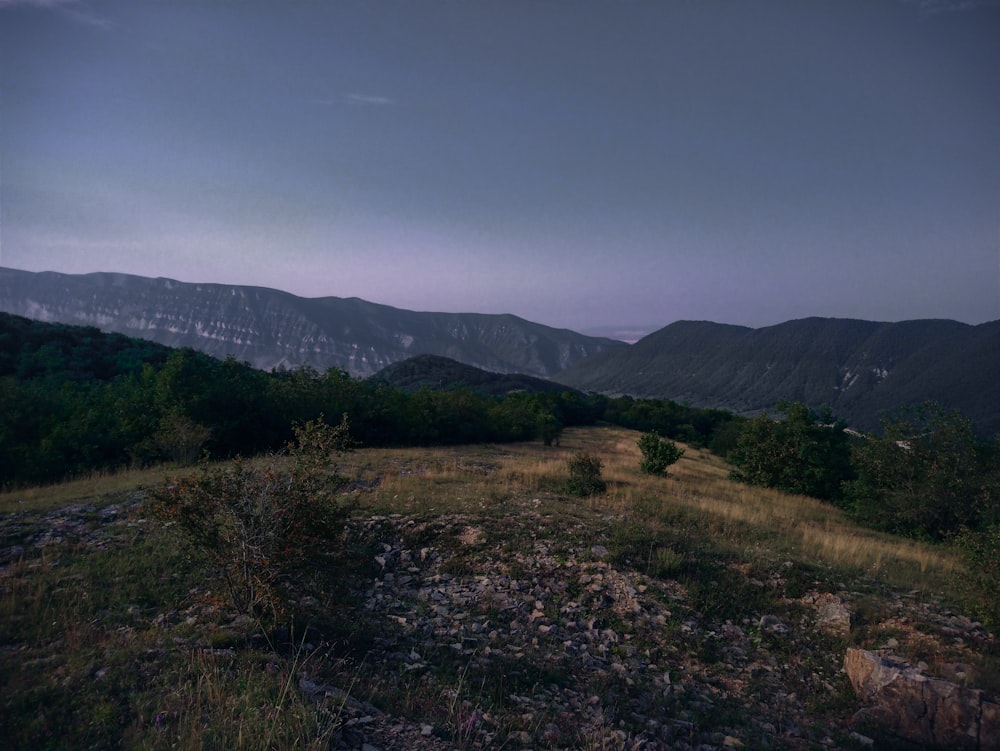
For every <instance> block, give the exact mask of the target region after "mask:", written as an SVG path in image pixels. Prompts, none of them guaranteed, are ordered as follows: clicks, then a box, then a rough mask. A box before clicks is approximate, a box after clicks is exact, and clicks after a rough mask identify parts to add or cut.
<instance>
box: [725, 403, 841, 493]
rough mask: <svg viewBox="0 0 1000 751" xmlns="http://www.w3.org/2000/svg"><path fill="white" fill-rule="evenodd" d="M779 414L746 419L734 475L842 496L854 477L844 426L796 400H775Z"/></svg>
mask: <svg viewBox="0 0 1000 751" xmlns="http://www.w3.org/2000/svg"><path fill="white" fill-rule="evenodd" d="M777 409H778V412H780V413H782V414H783V416H784V417H783V419H774V418H772V417H770V416H769V415H767V414H763V415H758V416H757V417H755V418H753V419H751V420H749V421H747V422H746V423H745V424H744V426H743V430H742V431H741V432H740V437H739V439H738V441H737V444H736V448H735V449H734V450H733V451H732V453H731V455H730V459H731V461H732V462H733V464H734V465H736V470H735V471H734V472H733V473H732V477H733V479H735V480H739V481H741V482H746V483H748V484H750V485H761V486H763V487H768V488H775V489H776V490H782V491H784V492H786V493H801V494H803V495H810V496H813V497H815V498H822V499H824V500H837V499H839V498H840V493H841V485H842V484H843V482H844V481H845V480H848V479H850V478H851V477H852V469H851V454H850V444H849V440H848V435H847V434H846V433H845V432H844V426H843V425H842V424H841V423H839V422H836V421H834V420H833V419H832V417H831V416H830V415H829V414H824V415H823V416H822V418H821V417H820V416H818V415H817V414H816V413H815V412H813V411H812V410H811V409H809V408H808V407H807V406H806V405H804V404H801V403H800V402H792V403H788V402H782V403H780V404H778V406H777Z"/></svg>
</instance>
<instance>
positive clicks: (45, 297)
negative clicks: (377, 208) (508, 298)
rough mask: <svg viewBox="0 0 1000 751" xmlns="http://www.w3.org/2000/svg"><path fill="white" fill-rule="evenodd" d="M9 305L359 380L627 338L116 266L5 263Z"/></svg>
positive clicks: (503, 363)
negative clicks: (87, 269) (424, 358)
mask: <svg viewBox="0 0 1000 751" xmlns="http://www.w3.org/2000/svg"><path fill="white" fill-rule="evenodd" d="M0 311H3V312H6V313H13V314H15V315H20V316H25V317H27V318H33V319H35V320H40V321H48V322H58V323H68V324H76V325H87V326H96V327H98V328H100V329H101V330H103V331H108V332H115V333H120V334H125V335H127V336H133V337H139V338H142V339H148V340H151V341H155V342H158V343H160V344H166V345H168V346H171V347H191V348H192V349H196V350H199V351H201V352H205V353H207V354H209V355H213V356H215V357H218V358H225V357H227V356H232V357H235V358H236V359H237V360H239V361H241V362H244V361H245V362H249V363H250V364H251V365H253V366H254V367H257V368H260V369H263V370H270V369H272V368H276V367H287V368H297V367H300V366H302V365H308V366H311V367H314V368H316V369H317V370H321V371H322V370H326V369H327V368H331V367H336V368H341V369H343V370H345V371H347V372H348V373H350V374H351V375H354V376H370V375H372V374H374V373H376V372H378V371H379V370H381V369H383V368H384V367H386V366H387V365H390V364H392V363H395V362H399V361H402V360H405V359H408V358H410V357H413V356H415V355H421V354H433V355H441V356H444V357H449V358H452V359H454V360H458V361H461V362H463V363H466V364H469V365H474V366H475V367H478V368H481V369H483V370H489V371H493V372H498V373H524V374H527V375H532V376H536V377H540V378H546V377H549V376H551V375H553V374H555V373H557V372H559V371H561V370H564V369H565V368H567V367H569V366H570V365H572V364H573V363H575V362H577V361H578V360H581V359H583V358H584V357H587V356H588V355H592V354H596V353H598V352H600V351H602V350H605V349H614V348H624V347H626V346H627V345H626V344H625V343H623V342H619V341H615V340H613V339H604V338H599V337H589V336H584V335H582V334H578V333H576V332H573V331H569V330H567V329H556V328H551V327H548V326H543V325H541V324H537V323H532V322H530V321H526V320H524V319H522V318H518V317H517V316H513V315H488V314H482V313H422V312H414V311H407V310H401V309H398V308H393V307H390V306H388V305H378V304H376V303H371V302H366V301H365V300H361V299H358V298H349V299H344V298H338V297H323V298H302V297H296V296H295V295H292V294H289V293H287V292H281V291H279V290H273V289H268V288H264V287H247V286H237V285H225V284H192V283H186V282H178V281H174V280H171V279H162V278H160V279H151V278H148V277H141V276H132V275H128V274H114V273H94V274H79V275H77V274H60V273H56V272H29V271H19V270H15V269H7V268H0Z"/></svg>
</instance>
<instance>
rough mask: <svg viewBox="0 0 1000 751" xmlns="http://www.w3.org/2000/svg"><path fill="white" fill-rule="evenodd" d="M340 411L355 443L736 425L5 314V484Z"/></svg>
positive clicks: (267, 432)
mask: <svg viewBox="0 0 1000 751" xmlns="http://www.w3.org/2000/svg"><path fill="white" fill-rule="evenodd" d="M345 414H346V415H347V418H348V423H349V425H350V430H351V435H352V437H353V438H354V440H355V441H357V442H358V443H359V444H361V445H363V446H404V445H429V444H463V443H483V442H506V441H523V440H532V439H536V438H537V439H540V440H543V441H545V442H546V443H551V442H552V441H554V440H557V439H558V436H559V433H560V431H561V430H562V429H563V428H564V427H566V426H574V425H589V424H593V423H595V422H597V421H600V420H604V421H609V422H614V423H616V424H619V425H623V426H626V427H633V428H638V429H642V430H657V431H659V432H660V433H661V434H662V435H664V436H668V437H671V438H677V439H680V440H683V441H686V442H689V443H694V444H697V445H710V444H712V443H713V441H725V440H727V439H726V436H727V435H729V436H730V437H729V439H728V440H730V441H732V440H734V439H733V436H734V435H735V434H734V433H733V432H732V430H729V431H727V427H728V426H729V425H731V424H733V423H738V422H740V420H739V419H738V418H736V417H735V416H734V415H732V414H730V413H728V412H724V411H721V410H701V409H695V408H690V407H685V406H683V405H680V404H676V403H673V402H669V401H664V400H633V399H629V398H619V399H610V398H607V397H603V396H598V395H583V394H581V393H579V392H576V391H572V390H563V391H546V392H543V391H538V392H532V391H518V392H516V393H510V394H506V395H491V394H488V393H481V392H480V391H477V390H474V389H473V388H471V387H468V386H461V385H459V386H457V387H453V388H449V389H446V390H434V389H431V388H420V389H417V390H403V389H401V388H396V387H394V386H391V385H388V384H386V383H384V382H380V381H378V380H376V379H372V380H362V379H357V378H352V377H350V376H348V375H347V374H346V373H345V372H343V371H341V370H339V369H330V370H328V371H326V372H324V373H320V372H317V371H315V370H313V369H310V368H308V367H304V368H300V369H297V370H285V371H275V372H270V373H268V372H264V371H260V370H255V369H253V368H251V367H250V366H249V365H247V364H245V363H239V362H237V361H235V360H234V359H232V358H230V359H227V360H217V359H214V358H212V357H209V356H207V355H203V354H200V353H198V352H195V351H194V350H191V349H180V350H174V349H170V348H167V347H163V346H161V345H157V344H153V343H151V342H148V341H144V340H139V339H130V338H128V337H124V336H121V335H117V334H104V333H102V332H100V331H99V330H98V329H96V328H90V327H78V326H66V325H58V324H47V323H40V322H37V321H31V320H28V319H25V318H20V317H17V316H11V315H6V314H0V487H13V486H17V485H24V484H31V483H47V482H54V481H58V480H62V479H65V478H67V477H72V476H76V475H80V474H85V473H89V472H92V471H95V470H109V469H117V468H122V467H129V466H146V465H149V464H153V463H157V462H164V461H166V462H176V463H191V462H194V461H197V460H198V459H200V458H201V457H202V456H207V457H210V458H227V457H233V456H237V455H242V456H251V455H254V454H258V453H260V452H265V451H273V450H278V449H280V448H282V447H283V446H284V445H285V444H286V443H287V442H288V441H290V440H291V439H292V435H293V432H292V431H293V427H294V426H295V425H297V424H302V423H305V422H306V421H309V420H313V419H316V418H317V417H319V416H320V415H326V416H327V417H328V418H329V419H331V420H334V421H337V420H339V418H340V416H341V415H345Z"/></svg>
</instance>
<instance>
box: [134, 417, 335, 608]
mask: <svg viewBox="0 0 1000 751" xmlns="http://www.w3.org/2000/svg"><path fill="white" fill-rule="evenodd" d="M295 439H296V440H295V443H293V444H289V446H288V447H287V451H286V453H287V455H288V458H289V462H288V463H287V467H286V468H284V469H282V468H280V467H279V464H280V463H279V462H278V461H276V460H277V459H278V458H279V457H273V458H272V459H273V460H272V462H271V463H270V464H269V465H268V466H266V467H263V468H260V467H256V466H254V465H252V464H250V463H248V462H246V461H244V460H242V459H237V460H235V461H233V462H232V463H231V464H230V465H229V466H227V467H224V468H221V469H220V468H216V469H212V468H209V467H208V466H207V465H203V466H202V468H201V472H200V474H199V475H196V476H191V477H185V478H182V479H179V480H175V481H174V482H173V483H172V484H170V485H169V486H167V487H165V488H161V489H159V490H157V491H154V492H153V494H152V495H153V500H154V509H155V511H156V513H157V515H158V516H159V517H160V518H161V519H163V520H165V521H166V522H168V523H172V524H175V525H176V526H177V528H178V529H179V530H180V532H181V535H182V537H183V539H184V541H185V542H186V543H187V544H188V545H190V547H191V548H192V550H193V552H194V553H195V555H196V556H197V557H198V558H199V560H201V561H203V562H204V563H205V565H207V566H208V568H209V570H210V571H212V572H213V573H214V574H216V575H217V576H219V578H221V579H222V581H223V582H224V583H225V588H226V591H227V593H228V595H229V598H230V600H231V604H232V605H233V607H234V608H236V610H237V611H239V612H240V613H245V614H249V615H251V616H254V617H263V616H266V615H270V616H272V617H274V618H275V619H277V618H278V617H279V616H280V615H283V614H284V613H285V612H286V611H287V610H288V607H289V605H290V604H291V603H293V602H294V601H295V598H296V597H297V596H298V595H300V594H301V593H302V590H303V589H307V588H308V587H309V585H310V583H312V582H313V581H314V580H315V577H316V576H317V575H318V574H319V572H321V571H322V570H324V569H325V568H327V567H328V566H329V560H328V559H329V554H330V553H331V552H333V550H334V548H333V546H332V543H333V542H334V541H335V540H336V538H337V537H339V536H340V534H341V532H342V527H343V521H344V518H345V517H346V514H347V509H346V507H345V506H343V505H342V504H341V503H339V502H338V497H337V493H336V491H337V489H338V488H339V487H340V486H341V485H342V484H343V478H342V477H341V476H340V475H339V474H337V472H336V469H335V467H334V465H333V463H332V457H333V456H334V455H335V454H339V453H342V452H344V451H348V450H350V447H351V440H350V435H349V432H348V425H347V417H346V415H345V416H344V418H343V419H342V420H341V423H340V425H338V426H336V427H333V426H330V425H328V424H326V423H325V422H324V421H323V418H322V417H320V418H319V419H317V420H313V421H310V422H307V423H305V424H304V425H301V426H297V427H296V428H295ZM324 564H325V565H324Z"/></svg>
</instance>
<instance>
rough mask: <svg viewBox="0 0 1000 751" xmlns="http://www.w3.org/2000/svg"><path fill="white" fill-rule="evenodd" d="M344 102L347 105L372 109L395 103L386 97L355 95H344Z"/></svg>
mask: <svg viewBox="0 0 1000 751" xmlns="http://www.w3.org/2000/svg"><path fill="white" fill-rule="evenodd" d="M344 101H346V102H348V103H349V104H364V105H368V106H372V107H384V106H385V105H387V104H395V102H394V101H393V100H392V99H389V98H388V97H384V96H373V95H371V94H355V93H350V94H345V95H344Z"/></svg>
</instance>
